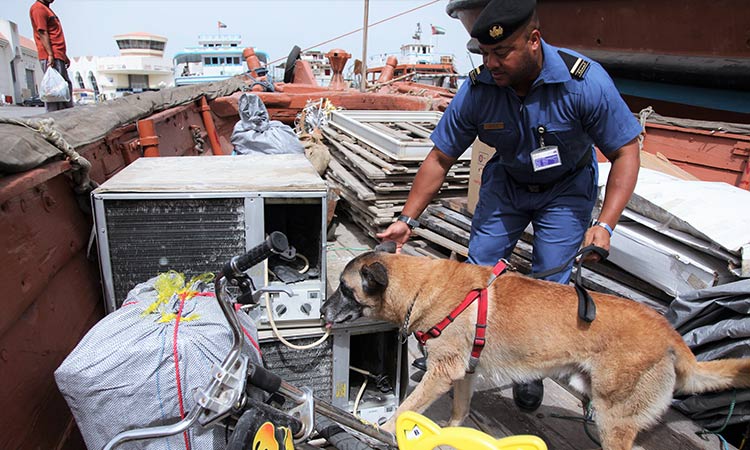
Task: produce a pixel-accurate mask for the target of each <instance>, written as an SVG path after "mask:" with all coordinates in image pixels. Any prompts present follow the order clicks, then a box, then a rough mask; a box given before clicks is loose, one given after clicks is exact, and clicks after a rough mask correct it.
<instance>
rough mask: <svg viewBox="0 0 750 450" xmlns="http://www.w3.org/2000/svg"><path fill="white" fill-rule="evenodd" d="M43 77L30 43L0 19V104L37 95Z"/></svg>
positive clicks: (34, 45)
mask: <svg viewBox="0 0 750 450" xmlns="http://www.w3.org/2000/svg"><path fill="white" fill-rule="evenodd" d="M43 75H44V73H43V72H42V65H41V64H40V63H39V56H38V55H37V51H36V44H35V43H34V41H33V40H32V39H29V38H27V37H24V36H21V35H19V34H18V25H17V24H16V23H15V22H11V21H8V20H3V19H0V104H17V103H22V102H23V101H24V100H25V99H27V98H30V97H32V96H35V95H37V94H38V93H39V83H41V81H42V76H43Z"/></svg>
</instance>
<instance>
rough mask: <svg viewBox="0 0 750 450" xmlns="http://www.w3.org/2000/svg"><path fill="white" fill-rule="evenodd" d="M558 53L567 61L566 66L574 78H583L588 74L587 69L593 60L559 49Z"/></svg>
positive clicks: (564, 61)
mask: <svg viewBox="0 0 750 450" xmlns="http://www.w3.org/2000/svg"><path fill="white" fill-rule="evenodd" d="M557 53H558V54H559V55H560V57H561V58H562V60H563V63H565V67H567V68H568V71H569V72H570V75H571V76H572V77H573V78H578V79H579V80H580V79H583V76H584V75H586V71H587V70H589V67H591V61H586V60H585V59H583V58H579V57H577V56H575V55H571V54H570V53H567V52H564V51H562V50H558V51H557Z"/></svg>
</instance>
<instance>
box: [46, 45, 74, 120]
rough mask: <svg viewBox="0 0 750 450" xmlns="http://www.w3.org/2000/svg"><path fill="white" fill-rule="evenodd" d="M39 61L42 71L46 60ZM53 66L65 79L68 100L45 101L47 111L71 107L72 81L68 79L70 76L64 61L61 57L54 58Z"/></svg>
mask: <svg viewBox="0 0 750 450" xmlns="http://www.w3.org/2000/svg"><path fill="white" fill-rule="evenodd" d="M40 62H41V63H42V71H44V72H46V71H47V60H46V59H43V60H41V61H40ZM53 67H54V68H55V70H57V71H58V72H60V75H62V77H63V78H65V81H67V82H68V89H70V101H67V102H49V103H45V104H44V105H45V106H46V107H47V112H52V111H58V110H61V109H67V108H72V107H73V83H72V82H71V81H70V77H69V76H68V68H67V67H65V61H63V60H62V59H57V58H55V62H54V63H53Z"/></svg>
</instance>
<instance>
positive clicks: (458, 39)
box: [0, 0, 481, 73]
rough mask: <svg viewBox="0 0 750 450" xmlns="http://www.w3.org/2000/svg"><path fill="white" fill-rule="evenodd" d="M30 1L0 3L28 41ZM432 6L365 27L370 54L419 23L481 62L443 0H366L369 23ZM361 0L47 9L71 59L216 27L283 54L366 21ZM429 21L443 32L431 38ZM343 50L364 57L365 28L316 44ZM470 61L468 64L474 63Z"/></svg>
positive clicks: (465, 59) (172, 49) (186, 42)
mask: <svg viewBox="0 0 750 450" xmlns="http://www.w3.org/2000/svg"><path fill="white" fill-rule="evenodd" d="M32 4H33V1H32V0H0V18H3V19H6V20H10V21H12V22H15V23H16V24H18V28H19V32H20V33H21V35H22V36H25V37H28V38H32V31H31V23H30V21H29V8H30V7H31V5H32ZM426 4H429V5H428V6H425V7H423V8H421V9H418V10H416V11H413V12H410V13H408V14H405V15H402V16H400V17H397V18H395V19H392V20H389V21H387V22H385V23H382V24H380V25H376V26H373V27H372V28H370V29H369V31H368V41H367V54H368V56H370V55H374V54H380V53H389V54H398V52H399V49H400V46H401V45H402V44H405V43H409V42H412V35H413V34H414V31H415V30H416V26H417V23H421V27H422V42H426V43H431V44H435V45H437V48H436V49H435V52H436V53H450V54H453V55H454V57H455V61H456V66H457V68H458V70H459V71H460V72H462V73H465V72H467V71H469V70H471V68H472V67H473V65H479V64H481V61H479V59H478V56H477V55H471V59H470V57H469V56H468V53H467V51H466V42H467V40H468V39H469V36H468V34H467V33H466V30H464V28H463V26H462V25H461V23H460V22H459V21H458V20H456V19H452V18H450V17H449V16H448V15H447V14H446V13H445V7H446V5H447V4H448V0H439V1H436V2H435V0H419V1H412V0H370V1H369V23H371V24H372V23H374V22H377V21H379V20H382V19H385V18H388V17H390V16H394V15H397V14H400V13H402V12H404V11H407V10H410V9H413V8H417V7H419V6H422V5H426ZM364 5H365V1H364V0H327V1H323V0H201V1H199V0H148V1H146V0H55V1H54V3H53V4H52V5H51V7H52V10H53V11H54V12H55V13H56V14H57V15H58V17H59V18H60V21H61V22H62V26H63V31H64V33H65V38H66V41H67V46H68V56H71V57H74V56H114V55H117V54H118V49H117V45H116V44H115V41H114V39H113V36H114V35H118V34H125V33H130V32H147V33H154V34H158V35H161V36H164V37H166V38H167V39H168V42H167V47H166V52H165V56H167V57H169V58H171V57H172V56H173V55H174V54H175V53H177V52H178V51H180V50H182V49H183V48H185V47H192V46H197V41H198V35H199V34H215V33H217V32H219V30H218V28H217V24H218V22H219V21H220V22H222V23H224V24H226V25H227V28H223V29H221V30H220V31H221V33H222V34H225V33H226V34H240V35H242V45H243V46H244V47H248V46H252V47H254V48H255V49H256V50H261V51H264V52H266V53H267V54H268V55H269V58H270V60H276V59H281V58H284V59H286V56H287V55H288V54H289V52H290V50H291V49H292V47H293V46H294V45H298V46H300V47H301V48H302V49H305V48H308V47H312V46H315V45H317V44H320V43H322V42H324V41H327V40H329V39H331V38H334V37H336V36H339V35H342V34H345V33H348V32H350V31H353V30H355V29H357V28H360V27H362V25H363V24H364ZM431 25H436V26H439V27H441V28H443V29H444V30H445V35H439V36H433V35H432V34H431V28H430V26H431ZM333 48H342V49H344V50H346V51H347V52H349V53H351V54H352V60H353V59H355V58H361V55H362V33H361V32H358V33H356V34H353V35H350V36H348V37H344V38H342V39H340V40H337V41H334V42H331V43H328V44H324V45H322V46H319V47H316V49H317V50H322V51H323V52H328V51H329V50H331V49H333ZM472 59H473V64H472Z"/></svg>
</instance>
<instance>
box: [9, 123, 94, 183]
mask: <svg viewBox="0 0 750 450" xmlns="http://www.w3.org/2000/svg"><path fill="white" fill-rule="evenodd" d="M0 123H6V124H9V125H17V126H21V127H25V128H28V129H30V130H32V131H36V132H37V133H39V134H41V135H42V137H43V138H44V139H45V140H46V141H47V142H49V143H50V144H52V145H54V146H55V148H57V149H58V150H60V151H61V152H62V153H63V154H64V155H65V157H66V158H67V159H68V161H69V162H70V165H71V166H73V181H74V182H75V184H76V186H75V187H74V190H75V191H76V193H78V194H86V193H88V192H90V191H91V190H93V189H94V188H95V187H96V183H95V182H94V181H92V180H91V178H90V177H89V172H90V171H91V163H90V162H89V161H88V160H87V159H86V158H84V157H83V156H81V155H80V154H79V153H78V152H76V150H75V149H74V148H73V146H72V145H70V144H69V143H68V142H67V141H66V140H65V138H63V136H62V134H60V132H59V131H57V129H56V128H55V120H54V119H52V118H49V117H47V118H44V119H23V118H11V117H0Z"/></svg>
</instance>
